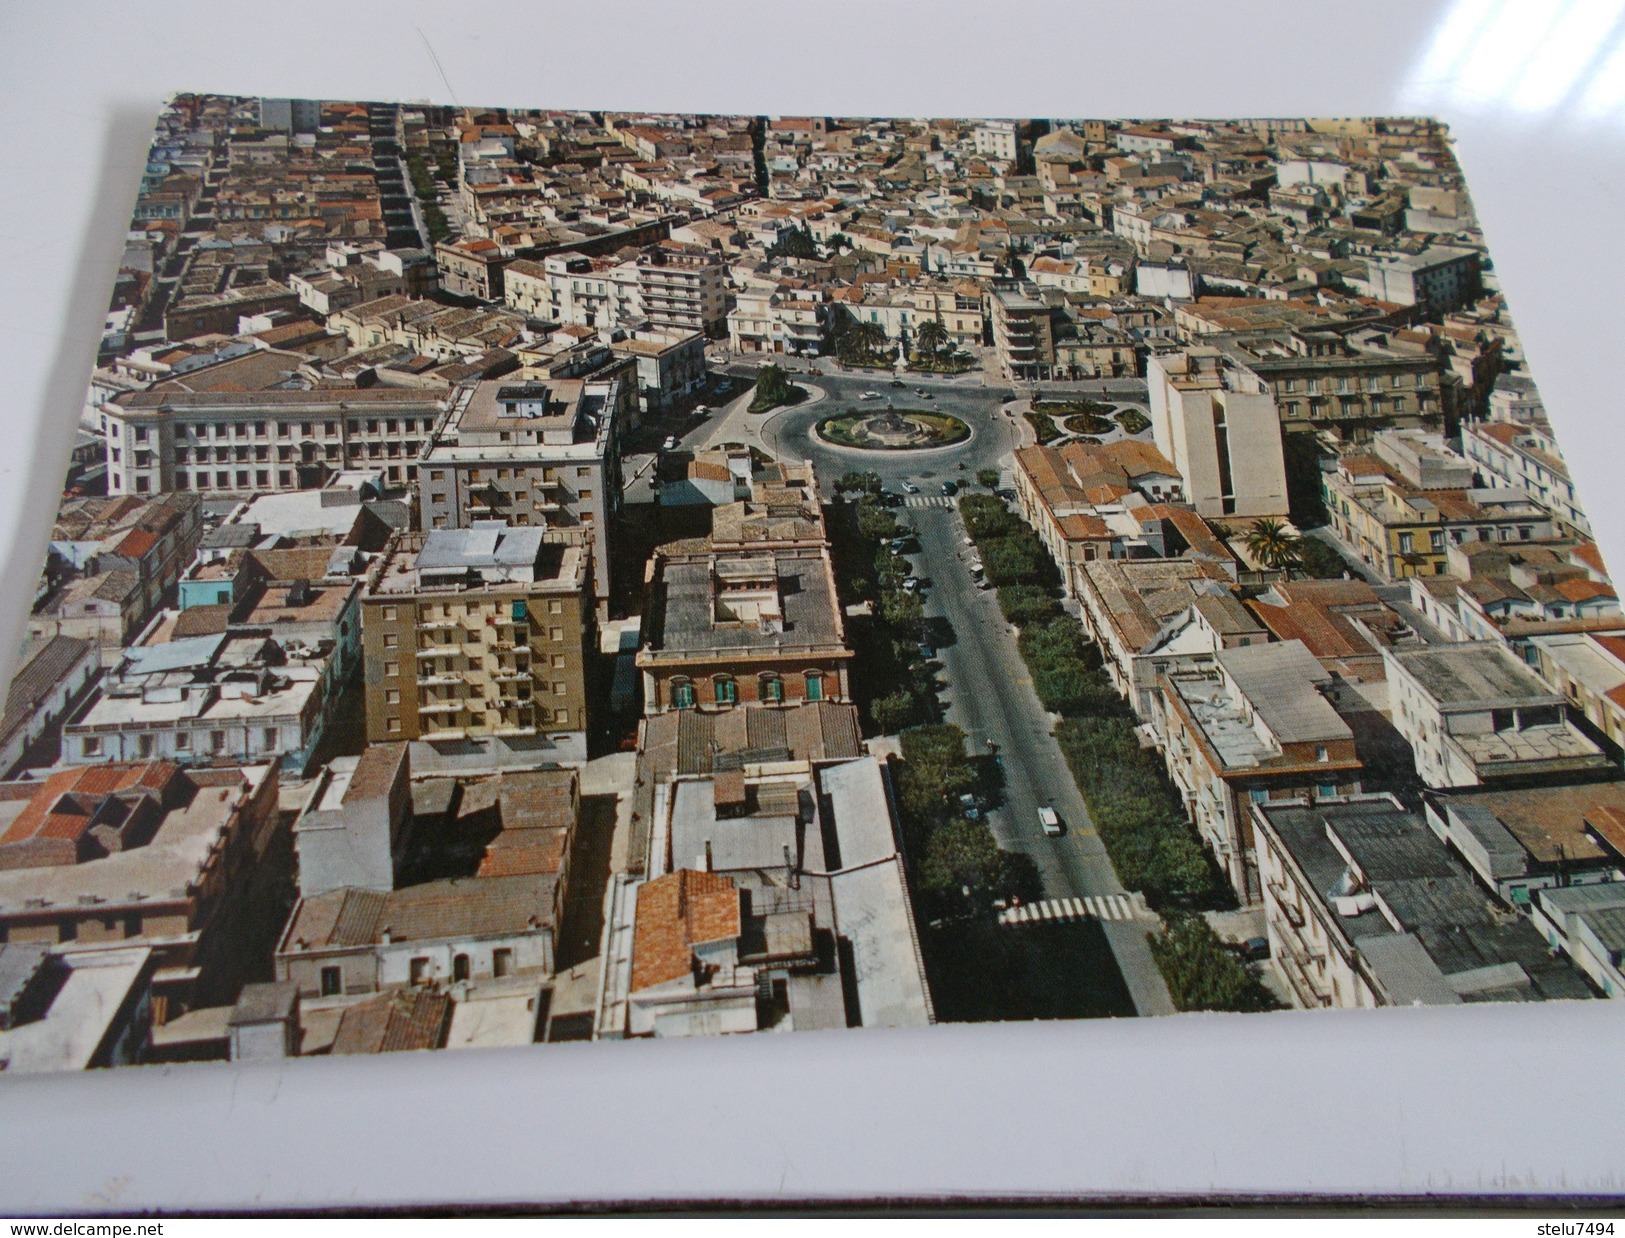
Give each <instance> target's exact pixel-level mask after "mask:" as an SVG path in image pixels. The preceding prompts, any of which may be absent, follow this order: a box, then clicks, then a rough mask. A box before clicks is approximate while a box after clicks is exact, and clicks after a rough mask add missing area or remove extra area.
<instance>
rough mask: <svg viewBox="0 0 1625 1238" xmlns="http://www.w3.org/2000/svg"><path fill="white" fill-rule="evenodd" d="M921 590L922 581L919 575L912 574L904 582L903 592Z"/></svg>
mask: <svg viewBox="0 0 1625 1238" xmlns="http://www.w3.org/2000/svg"><path fill="white" fill-rule="evenodd" d="M919 591H920V582H919V578H918V577H915V576H910V577H909V578H908V579H907V580H905V581H904V582H903V592H905V593H918V592H919Z"/></svg>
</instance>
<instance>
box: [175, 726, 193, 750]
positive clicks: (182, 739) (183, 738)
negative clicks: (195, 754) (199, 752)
mask: <svg viewBox="0 0 1625 1238" xmlns="http://www.w3.org/2000/svg"><path fill="white" fill-rule="evenodd" d="M191 747H192V732H190V731H176V732H175V751H176V752H188V751H190V750H191Z"/></svg>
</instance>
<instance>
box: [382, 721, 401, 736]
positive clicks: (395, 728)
mask: <svg viewBox="0 0 1625 1238" xmlns="http://www.w3.org/2000/svg"><path fill="white" fill-rule="evenodd" d="M400 729H401V720H400V719H399V718H386V719H385V720H384V730H386V731H388V732H389V733H390V734H392V735H397V734H399V733H400Z"/></svg>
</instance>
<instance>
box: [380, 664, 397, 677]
mask: <svg viewBox="0 0 1625 1238" xmlns="http://www.w3.org/2000/svg"><path fill="white" fill-rule="evenodd" d="M400 673H401V664H400V663H399V662H385V663H384V674H385V675H386V676H394V675H399V674H400Z"/></svg>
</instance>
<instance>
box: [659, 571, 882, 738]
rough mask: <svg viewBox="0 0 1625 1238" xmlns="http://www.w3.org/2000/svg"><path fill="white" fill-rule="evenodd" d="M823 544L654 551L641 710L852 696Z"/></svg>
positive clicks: (786, 702) (837, 605)
mask: <svg viewBox="0 0 1625 1238" xmlns="http://www.w3.org/2000/svg"><path fill="white" fill-rule="evenodd" d="M851 657H852V651H851V650H850V649H848V648H847V647H846V639H845V631H844V627H843V624H842V619H841V606H840V601H839V598H838V597H837V596H836V592H835V573H834V569H833V567H832V566H831V564H830V557H829V551H828V550H827V549H825V548H816V549H814V548H804V549H794V550H791V549H776V550H759V551H754V552H753V551H749V550H740V551H730V552H723V553H719V552H717V551H715V550H711V551H702V552H698V553H692V554H671V555H666V554H658V555H657V556H656V558H655V561H654V564H653V566H652V568H651V580H650V587H649V605H648V608H647V610H646V612H645V618H644V631H643V642H642V647H641V648H640V649H639V650H638V655H637V665H638V668H639V669H640V670H641V671H642V672H643V700H644V712H645V713H649V714H660V713H665V712H666V711H667V710H670V709H702V710H716V709H732V708H733V707H734V706H736V705H745V704H752V703H756V702H762V703H765V704H770V705H795V704H799V703H801V702H803V701H845V700H849V699H851V690H850V686H849V683H848V680H847V663H848V662H849V661H850V660H851Z"/></svg>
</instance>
